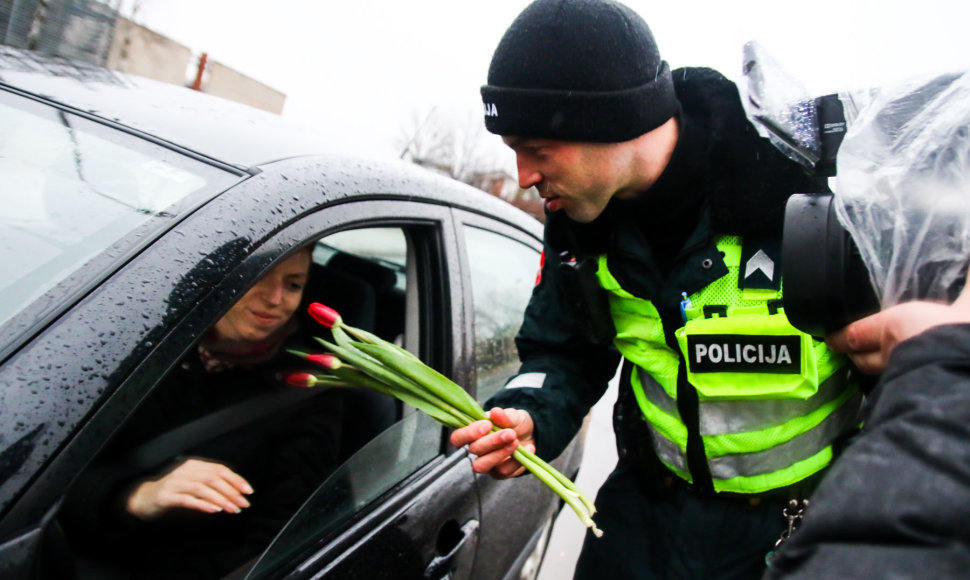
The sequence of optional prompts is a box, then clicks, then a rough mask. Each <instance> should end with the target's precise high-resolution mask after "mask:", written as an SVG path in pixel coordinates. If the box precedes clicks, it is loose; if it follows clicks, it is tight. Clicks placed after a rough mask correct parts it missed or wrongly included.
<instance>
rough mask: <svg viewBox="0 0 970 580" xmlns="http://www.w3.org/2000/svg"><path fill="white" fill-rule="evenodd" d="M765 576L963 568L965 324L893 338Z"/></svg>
mask: <svg viewBox="0 0 970 580" xmlns="http://www.w3.org/2000/svg"><path fill="white" fill-rule="evenodd" d="M867 415H868V416H867V419H866V424H865V427H864V429H863V430H862V432H861V433H860V435H858V436H857V438H856V439H855V440H854V441H853V442H852V444H851V445H850V446H849V447H848V448H847V449H846V451H845V453H844V454H843V455H842V457H841V458H840V459H839V460H838V461H837V462H836V463H835V465H834V466H833V467H832V469H831V471H830V472H829V473H828V474H827V475H826V477H825V479H824V480H823V482H822V484H821V486H820V487H819V489H818V490H817V492H816V494H815V496H814V498H813V500H812V504H811V505H810V506H809V508H808V511H807V513H806V516H805V520H804V523H803V525H802V526H801V527H800V528H799V529H798V530H797V531H796V532H795V533H794V534H793V535H792V537H791V539H790V540H789V542H788V543H787V544H786V545H785V546H784V548H783V549H782V550H780V551H779V553H778V555H777V556H776V557H775V558H774V559H773V560H772V565H771V567H770V568H769V570H768V573H767V575H766V578H767V579H780V578H784V579H796V578H797V579H822V578H934V579H940V578H966V577H967V575H968V573H970V548H968V545H967V543H968V540H970V325H949V326H942V327H938V328H934V329H930V330H928V331H926V332H924V333H923V334H921V335H918V336H916V337H913V338H911V339H909V340H906V341H904V342H902V343H900V344H899V345H898V346H897V347H896V350H895V351H894V352H893V355H892V358H891V360H890V364H889V367H888V369H887V371H886V373H885V374H884V375H883V377H882V379H881V381H880V383H879V385H878V386H877V387H876V390H875V391H874V393H873V398H872V400H871V404H870V407H869V409H868V413H867Z"/></svg>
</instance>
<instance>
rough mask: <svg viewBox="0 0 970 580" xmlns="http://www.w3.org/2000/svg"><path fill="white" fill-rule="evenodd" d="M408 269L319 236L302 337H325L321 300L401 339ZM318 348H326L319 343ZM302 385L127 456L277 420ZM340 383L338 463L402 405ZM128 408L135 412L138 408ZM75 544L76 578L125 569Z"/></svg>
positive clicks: (299, 400)
mask: <svg viewBox="0 0 970 580" xmlns="http://www.w3.org/2000/svg"><path fill="white" fill-rule="evenodd" d="M397 231H398V232H400V230H397ZM402 241H403V240H402ZM405 243H406V242H405ZM405 270H406V266H405V265H404V264H400V263H394V262H391V261H389V260H386V259H382V258H379V257H374V256H361V255H355V254H354V253H352V252H350V251H346V250H341V249H338V248H336V247H334V246H331V245H329V244H327V243H326V241H325V240H323V241H318V242H317V243H316V245H315V246H314V251H313V261H312V264H311V267H310V273H309V276H308V279H307V284H306V286H305V288H304V294H303V301H302V304H301V306H300V307H299V309H298V310H297V313H296V315H295V316H297V317H298V318H299V319H300V328H301V333H302V334H303V340H302V343H304V344H312V343H313V341H312V337H314V336H320V337H326V338H328V339H329V338H330V337H329V336H328V335H329V331H328V329H326V328H324V327H322V326H320V325H319V324H317V323H316V322H314V321H313V320H312V319H311V318H310V317H309V315H308V314H307V308H306V307H307V305H308V304H309V303H311V302H320V303H323V304H326V305H328V306H330V307H331V308H333V309H335V310H336V311H337V312H339V313H340V314H341V317H342V318H343V320H344V321H345V322H346V323H347V324H350V325H352V326H355V327H358V328H361V329H364V330H367V331H370V332H373V333H374V334H377V335H378V336H380V337H381V338H383V339H385V340H388V341H391V342H396V343H398V344H403V341H404V336H405V334H406V332H407V329H406V328H405V326H406V325H405V321H406V320H407V318H408V317H407V316H406V312H405V306H406V303H407V300H406V290H407V283H406V271H405ZM320 350H321V351H322V350H323V349H322V347H321V348H320ZM297 364H299V361H298V360H297V359H296V358H295V357H294V365H297ZM162 383H164V381H162ZM159 388H161V387H159ZM305 391H306V395H304V394H303V393H296V394H297V396H296V397H292V398H286V399H284V400H276V399H270V398H267V399H266V400H263V397H262V396H257V397H253V398H252V399H250V400H244V401H242V402H241V403H238V404H235V405H232V406H230V407H228V408H221V409H218V410H216V411H214V412H212V413H210V414H209V415H206V416H203V417H202V418H200V419H199V420H195V421H192V422H190V423H189V424H188V425H180V426H177V427H174V428H171V429H170V430H168V431H165V432H163V433H161V435H158V436H156V437H155V438H154V439H151V440H150V441H148V442H147V443H145V444H142V445H139V446H137V447H136V448H135V449H134V450H133V451H132V452H130V453H129V454H128V455H127V456H126V457H127V458H128V461H129V462H130V463H132V464H135V465H145V466H148V465H158V464H160V463H161V462H162V461H169V462H173V459H172V458H175V459H176V460H177V459H178V457H181V456H182V453H183V451H185V448H190V447H193V446H197V445H199V444H200V443H204V442H205V441H206V440H207V439H212V440H215V439H218V438H220V437H226V436H233V433H244V432H245V430H246V429H249V428H251V427H254V426H255V425H258V424H261V423H260V422H265V421H269V420H276V421H278V420H280V419H279V417H284V416H289V415H292V414H293V409H294V408H296V407H300V406H302V405H307V404H312V401H311V399H320V398H322V397H319V396H318V395H317V394H316V393H315V392H314V391H316V390H315V389H307V390H305ZM339 391H340V396H341V401H342V403H341V404H342V416H341V421H340V427H339V428H340V437H339V454H338V465H340V464H343V463H345V462H346V461H347V460H348V459H349V458H350V457H352V456H353V455H354V453H356V452H357V451H358V450H360V449H361V448H362V447H363V446H364V445H365V444H366V443H367V442H369V441H371V440H372V439H374V438H375V437H376V436H377V435H379V434H380V433H382V432H383V431H385V430H386V429H388V428H389V427H391V426H392V425H394V424H395V423H396V422H397V421H398V420H399V419H401V418H402V417H403V416H404V414H405V412H406V411H405V409H404V408H403V407H402V405H401V404H400V402H399V401H397V400H395V399H393V398H391V397H387V396H384V395H380V394H377V393H374V392H372V391H369V390H366V389H340V390H339ZM321 392H323V390H321ZM271 394H273V393H271ZM288 414H289V415H288ZM132 415H133V416H136V417H137V410H136V413H133V414H132ZM163 458H166V459H163ZM96 461H97V460H96ZM321 483H323V480H322V479H321V480H318V481H316V484H315V485H319V484H321ZM302 499H305V498H302ZM297 505H298V504H297ZM290 515H292V514H290ZM284 521H285V520H284ZM69 528H70V526H68V532H69V533H68V534H67V541H68V544H71V543H72V537H71V533H70V530H69ZM262 547H263V548H265V547H266V546H265V545H264V546H262ZM83 551H84V550H81V552H83ZM74 552H75V554H76V555H77V558H76V560H77V565H76V568H77V571H78V576H79V578H80V579H82V580H84V579H86V578H113V577H124V576H123V575H122V574H123V573H124V572H123V571H121V570H119V569H118V568H119V566H118V565H117V564H116V563H112V562H104V561H99V558H97V557H94V558H92V557H91V556H90V555H86V554H83V553H80V554H79V553H78V551H77V550H74ZM252 563H253V562H250V563H249V564H243V563H242V562H236V563H235V564H234V566H239V565H240V564H243V565H242V568H241V569H242V570H245V569H247V568H248V567H249V566H251V565H252Z"/></svg>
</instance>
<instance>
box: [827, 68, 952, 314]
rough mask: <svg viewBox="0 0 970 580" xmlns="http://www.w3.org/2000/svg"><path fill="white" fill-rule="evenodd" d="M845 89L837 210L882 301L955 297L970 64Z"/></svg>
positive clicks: (890, 303) (838, 160)
mask: <svg viewBox="0 0 970 580" xmlns="http://www.w3.org/2000/svg"><path fill="white" fill-rule="evenodd" d="M839 98H840V99H841V100H842V103H843V108H844V111H845V115H846V121H847V125H848V131H847V132H846V135H845V138H844V140H843V141H842V144H841V147H840V148H839V152H838V156H837V164H838V176H837V178H836V182H835V189H836V195H835V207H836V212H837V216H838V219H839V221H840V223H841V224H842V226H843V227H845V228H846V229H847V230H848V231H849V233H850V234H851V236H852V238H853V240H854V241H855V243H856V245H857V246H858V247H859V251H860V253H861V255H862V258H863V261H864V262H865V264H866V266H867V268H868V269H869V274H870V277H871V279H872V282H873V288H874V289H875V290H876V293H877V295H878V296H879V299H880V302H881V304H882V306H883V307H886V306H891V305H893V304H896V303H899V302H902V301H905V300H908V299H913V298H921V299H930V300H942V301H949V300H951V299H952V298H953V297H954V296H955V294H954V293H955V291H956V290H958V289H959V287H961V286H962V281H963V279H964V278H965V276H966V268H967V264H968V260H970V73H959V74H947V75H941V76H937V77H934V78H931V79H928V80H920V81H911V82H907V83H904V84H901V85H899V86H894V87H883V88H880V89H876V90H870V91H865V92H858V93H846V94H840V95H839Z"/></svg>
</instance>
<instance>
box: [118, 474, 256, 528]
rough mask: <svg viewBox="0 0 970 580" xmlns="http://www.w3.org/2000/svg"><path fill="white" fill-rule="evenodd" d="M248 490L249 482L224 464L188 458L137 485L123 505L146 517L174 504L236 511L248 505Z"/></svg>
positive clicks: (170, 508) (137, 514)
mask: <svg viewBox="0 0 970 580" xmlns="http://www.w3.org/2000/svg"><path fill="white" fill-rule="evenodd" d="M251 493H253V489H252V488H251V487H250V485H249V483H247V482H246V480H245V479H243V478H242V477H241V476H240V475H238V474H237V473H236V472H234V471H232V470H231V469H229V468H228V467H226V466H225V465H222V464H221V463H214V462H211V461H204V460H201V459H188V460H186V461H185V462H183V463H181V464H179V466H178V467H176V468H175V469H173V470H172V471H170V472H168V473H166V474H165V475H163V476H161V477H159V478H158V479H156V480H152V481H146V482H143V483H141V484H140V485H138V487H136V488H135V491H133V492H132V494H131V495H130V496H128V501H127V502H126V505H125V507H126V509H127V510H128V513H130V514H131V515H133V516H135V517H136V518H138V519H141V520H145V521H151V520H153V519H156V518H158V517H160V516H162V515H164V514H165V513H166V512H168V511H170V510H173V509H176V508H182V509H189V510H195V511H200V512H204V513H217V512H229V513H239V512H240V511H241V510H242V509H243V508H246V507H249V501H248V500H246V498H245V495H248V494H251Z"/></svg>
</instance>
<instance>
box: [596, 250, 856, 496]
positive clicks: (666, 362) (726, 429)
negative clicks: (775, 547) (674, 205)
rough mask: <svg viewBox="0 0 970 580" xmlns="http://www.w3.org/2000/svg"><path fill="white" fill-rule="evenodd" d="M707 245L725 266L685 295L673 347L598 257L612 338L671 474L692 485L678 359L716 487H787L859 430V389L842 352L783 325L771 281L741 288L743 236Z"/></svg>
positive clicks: (646, 308)
mask: <svg viewBox="0 0 970 580" xmlns="http://www.w3.org/2000/svg"><path fill="white" fill-rule="evenodd" d="M715 241H716V244H717V247H718V250H720V251H721V252H722V253H723V255H724V262H725V264H726V265H727V267H728V270H729V274H728V275H727V276H724V277H722V278H720V279H718V280H716V281H715V282H714V283H712V284H709V285H708V286H707V287H705V288H704V289H702V290H701V291H699V292H696V293H694V294H692V295H690V297H689V298H690V306H689V307H687V308H686V310H685V317H686V322H685V323H684V325H683V326H681V327H680V328H678V329H676V331H675V333H674V334H675V336H676V337H677V341H678V346H679V350H680V352H676V351H675V350H674V349H672V348H671V347H670V346H669V345H668V344H667V342H666V340H665V338H664V336H665V335H664V328H663V323H662V321H661V318H660V315H659V313H658V311H657V308H656V307H655V306H654V305H653V303H652V302H650V301H649V300H644V299H642V298H638V297H636V296H634V295H633V294H631V293H629V292H627V291H626V290H624V289H623V288H621V287H620V284H619V283H618V282H617V280H616V278H614V277H613V276H612V275H611V274H610V272H609V268H608V267H607V260H606V256H605V255H604V256H600V258H599V263H598V270H597V277H598V278H599V282H600V285H601V286H602V287H603V288H604V289H605V290H606V291H607V293H608V296H609V302H610V312H611V314H612V317H613V322H614V325H615V326H616V337H615V338H614V343H615V345H616V347H617V348H618V349H619V351H620V352H621V353H622V354H623V356H624V357H625V358H626V359H627V360H629V361H630V362H632V363H633V365H632V375H631V376H630V377H629V380H630V384H631V385H632V386H633V390H634V393H635V394H636V399H637V402H638V403H639V406H640V409H641V411H642V413H643V417H644V419H645V420H646V422H647V424H648V425H649V428H650V431H651V433H652V440H653V445H654V451H655V452H656V454H657V456H658V457H659V458H660V460H661V461H662V462H663V463H664V464H665V465H666V466H667V467H668V468H669V469H670V470H671V471H673V472H674V473H675V474H677V475H678V476H680V477H682V478H683V479H685V480H687V481H688V482H690V481H692V476H691V473H690V470H689V468H688V465H687V438H688V435H687V433H688V427H687V425H686V424H685V423H684V421H683V420H682V419H681V416H680V412H679V410H678V403H677V383H678V375H679V373H680V372H681V359H682V358H683V360H684V361H685V365H684V368H685V372H686V374H687V376H686V380H687V381H688V383H689V384H690V385H691V386H692V387H693V388H694V389H695V390H696V391H697V398H698V417H699V421H698V426H699V430H700V436H701V440H702V442H703V447H704V454H705V458H706V461H707V465H708V469H709V471H710V474H711V478H712V480H713V484H714V489H715V491H726V492H735V493H760V492H764V491H768V490H771V489H778V488H782V487H786V486H789V485H792V484H794V483H797V482H799V481H801V480H803V479H805V478H806V477H808V476H810V475H812V474H814V473H816V472H818V471H819V470H821V469H823V468H824V467H825V466H827V465H828V464H829V463H830V462H831V460H832V454H833V447H832V446H833V442H835V441H836V440H837V439H838V438H840V437H841V436H842V435H843V434H845V433H846V432H848V431H850V430H852V429H854V428H856V427H857V426H858V423H859V416H860V415H859V412H860V408H861V405H862V394H861V392H860V391H859V388H858V385H856V384H855V381H852V380H849V369H848V366H847V359H846V358H845V357H844V356H843V355H840V354H838V353H835V352H833V351H831V350H830V349H829V348H828V347H827V346H826V345H825V343H824V342H823V341H818V340H815V339H813V338H812V337H811V336H809V335H807V334H805V333H802V332H800V331H798V330H797V329H796V328H794V327H793V326H792V325H791V324H790V323H789V322H788V318H787V317H786V316H785V313H784V309H783V308H782V307H781V305H780V302H781V300H780V299H781V290H780V289H779V290H778V291H774V290H742V289H740V288H738V284H737V280H738V278H737V273H738V270H739V268H740V261H741V243H740V241H741V240H740V238H738V237H737V236H722V237H719V238H717V239H716V240H715Z"/></svg>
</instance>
